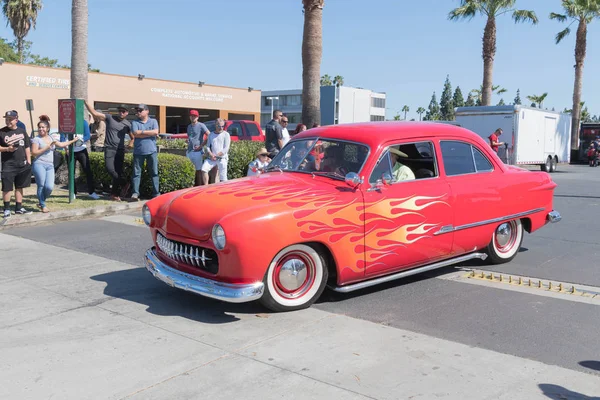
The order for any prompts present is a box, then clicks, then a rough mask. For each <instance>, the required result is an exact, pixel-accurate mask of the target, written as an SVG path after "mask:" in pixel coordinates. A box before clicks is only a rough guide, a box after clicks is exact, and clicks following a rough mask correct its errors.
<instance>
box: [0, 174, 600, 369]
mask: <svg viewBox="0 0 600 400" xmlns="http://www.w3.org/2000/svg"><path fill="white" fill-rule="evenodd" d="M559 169H560V171H559V172H557V173H555V174H554V175H553V179H554V180H555V181H556V182H557V183H558V185H559V186H558V188H557V190H556V196H555V209H556V210H558V211H560V213H561V214H562V216H563V220H562V221H561V222H560V223H559V224H555V225H551V226H550V225H548V226H546V227H544V228H542V229H541V230H540V231H538V232H536V233H534V234H533V235H527V236H526V237H525V240H524V244H523V249H522V251H521V253H520V254H519V255H518V256H517V258H516V259H515V260H514V261H513V262H511V263H510V264H505V265H502V266H500V267H495V268H493V269H494V270H496V271H501V272H506V273H514V274H519V275H526V276H532V277H537V278H544V279H552V280H560V281H563V282H571V283H576V284H584V285H593V286H600V268H598V256H599V251H600V235H599V230H598V228H599V227H600V225H598V224H597V223H595V222H594V221H595V220H596V219H597V210H598V204H599V203H600V168H589V167H587V166H561V167H559ZM118 220H120V222H117V221H118ZM123 222H128V223H123ZM3 233H6V234H10V235H15V236H20V237H24V238H28V239H32V240H36V241H40V242H43V243H47V244H51V245H54V246H58V247H64V248H68V249H72V250H77V251H80V252H85V253H88V254H93V255H97V256H101V257H104V258H108V259H112V260H116V261H119V262H125V263H129V264H141V260H142V255H143V253H144V251H145V250H146V249H147V248H148V247H149V246H150V245H151V241H150V237H149V234H148V232H147V230H146V229H145V227H144V226H143V225H136V224H135V223H133V221H132V218H131V216H122V217H115V218H114V220H113V221H110V220H106V219H103V220H82V221H75V222H65V223H59V224H53V225H47V226H38V227H30V228H14V229H11V230H6V231H3ZM481 268H485V269H488V270H491V269H492V268H490V267H489V266H486V265H485V266H481ZM139 271H140V273H137V272H138V270H136V271H135V272H132V273H130V274H124V275H123V276H122V279H124V281H122V282H120V284H119V288H120V289H119V290H121V291H122V293H120V294H121V295H126V294H127V292H128V291H131V292H132V293H133V292H135V291H139V290H144V289H143V288H140V285H139V284H138V283H139V282H137V281H138V280H139V279H140V278H141V277H144V279H143V280H144V282H145V284H147V282H149V281H150V280H147V279H145V278H147V276H146V273H145V271H143V270H139ZM142 272H144V273H142ZM453 272H455V268H446V269H444V270H441V271H436V272H432V273H428V274H423V275H420V276H417V277H412V278H408V279H405V280H402V281H397V282H393V283H388V284H384V285H380V286H377V287H374V288H369V289H366V290H363V291H360V292H357V293H353V294H346V295H342V294H336V293H331V292H326V293H325V294H324V296H323V297H322V299H320V301H319V302H318V303H317V304H316V305H315V306H314V307H315V308H318V309H321V310H324V311H328V312H331V313H337V314H345V315H348V316H351V317H355V318H358V319H364V320H369V321H372V322H376V323H381V324H385V325H388V326H391V327H397V328H401V329H406V330H409V331H413V332H416V333H423V334H426V335H430V336H434V337H438V338H442V339H448V340H452V341H455V342H459V343H463V344H467V345H470V346H473V347H480V348H484V349H489V350H494V351H498V352H501V353H505V354H510V355H516V356H518V357H523V358H528V359H531V360H535V361H541V362H544V363H546V364H551V365H558V366H562V367H566V368H569V369H573V370H577V371H582V372H586V373H589V374H593V375H597V376H600V344H599V343H600V341H599V340H598V334H599V333H600V318H599V317H600V307H599V306H598V305H597V304H596V305H594V304H584V303H580V302H574V301H569V300H567V299H566V298H564V297H562V298H561V297H560V296H556V297H546V296H541V295H536V294H528V293H519V292H515V291H510V290H506V289H504V288H503V287H502V286H501V285H498V287H485V286H480V285H473V284H468V283H462V282H454V281H449V280H447V279H443V278H444V276H445V275H447V274H450V273H453ZM158 285H160V284H158ZM159 287H160V286H159ZM176 296H181V298H182V299H185V301H186V302H189V301H195V296H189V295H188V294H185V293H178V294H176ZM182 301H184V300H182ZM197 301H199V302H200V300H197ZM202 304H204V305H205V304H206V303H202ZM244 307H251V308H252V307H256V308H257V309H256V311H257V312H260V311H261V310H260V307H259V306H258V305H256V306H254V305H252V306H244Z"/></svg>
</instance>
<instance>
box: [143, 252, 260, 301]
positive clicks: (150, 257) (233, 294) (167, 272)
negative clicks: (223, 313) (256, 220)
mask: <svg viewBox="0 0 600 400" xmlns="http://www.w3.org/2000/svg"><path fill="white" fill-rule="evenodd" d="M144 264H145V266H146V269H147V270H148V271H150V273H151V274H152V275H154V277H155V278H156V279H158V280H160V281H163V282H164V283H166V284H167V285H169V286H171V287H175V288H178V289H182V290H186V291H188V292H192V293H195V294H199V295H201V296H205V297H210V298H213V299H217V300H222V301H226V302H228V303H245V302H249V301H254V300H258V299H260V298H261V296H262V295H263V290H264V287H263V286H264V285H263V283H262V282H256V283H251V284H244V285H238V284H231V283H223V282H217V281H213V280H210V279H206V278H201V277H199V276H195V275H190V274H186V273H185V272H181V271H178V270H176V269H174V268H171V267H169V266H168V265H166V264H165V263H163V262H162V261H160V260H159V258H158V256H157V255H156V248H155V247H152V248H151V249H149V250H148V251H146V255H145V257H144Z"/></svg>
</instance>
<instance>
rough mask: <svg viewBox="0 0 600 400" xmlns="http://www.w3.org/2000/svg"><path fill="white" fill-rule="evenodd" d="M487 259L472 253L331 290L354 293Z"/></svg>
mask: <svg viewBox="0 0 600 400" xmlns="http://www.w3.org/2000/svg"><path fill="white" fill-rule="evenodd" d="M487 257H488V256H487V254H485V253H471V254H467V255H464V256H460V257H456V258H451V259H449V260H445V261H440V262H437V263H434V264H429V265H425V266H422V267H417V268H412V269H409V270H407V271H402V272H398V273H396V274H392V275H386V276H382V277H381V278H376V279H372V280H369V281H365V282H358V283H354V284H352V285H348V286H337V287H331V289H332V290H334V291H336V292H338V293H349V292H354V291H355V290H360V289H364V288H368V287H371V286H375V285H379V284H381V283H385V282H390V281H393V280H396V279H400V278H404V277H407V276H411V275H416V274H420V273H422V272H427V271H431V270H433V269H438V268H442V267H447V266H449V265H452V264H456V263H459V262H463V261H468V260H473V259H475V258H479V259H480V260H485V259H486V258H487Z"/></svg>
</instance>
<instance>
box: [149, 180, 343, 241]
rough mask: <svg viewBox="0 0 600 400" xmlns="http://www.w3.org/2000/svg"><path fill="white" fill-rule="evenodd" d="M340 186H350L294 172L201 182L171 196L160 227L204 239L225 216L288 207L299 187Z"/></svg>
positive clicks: (309, 190) (308, 190)
mask: <svg viewBox="0 0 600 400" xmlns="http://www.w3.org/2000/svg"><path fill="white" fill-rule="evenodd" d="M340 187H341V188H343V190H347V189H349V187H348V186H347V185H346V184H345V182H343V181H341V180H335V179H331V178H328V177H323V176H315V177H313V176H312V175H311V174H302V173H294V172H283V173H280V172H271V173H267V174H263V175H260V176H258V177H247V178H241V179H236V180H232V181H227V182H222V183H218V184H212V185H207V186H199V187H195V188H192V189H189V190H185V191H182V192H181V193H180V194H178V195H177V196H175V197H171V198H170V199H169V201H168V202H167V203H166V204H164V205H163V207H164V208H163V210H162V212H161V213H160V214H161V216H162V218H161V219H162V220H159V221H157V227H158V228H160V229H162V230H163V231H164V232H166V233H168V234H169V235H176V236H180V237H186V238H193V239H195V240H200V241H205V240H209V239H210V235H211V231H212V228H213V226H214V225H215V224H216V223H217V222H219V221H220V220H221V219H223V218H224V217H230V216H232V215H234V214H239V215H240V219H239V221H240V223H243V222H244V220H245V219H244V214H246V215H250V214H251V215H253V216H256V214H257V212H258V213H259V214H260V212H261V211H262V209H264V212H265V213H269V214H278V213H282V212H285V211H286V210H288V209H289V207H288V206H287V205H286V202H287V201H288V200H289V199H290V198H291V197H292V196H293V195H296V194H297V193H298V192H299V191H302V192H305V193H307V194H311V193H314V194H315V195H316V194H317V193H318V194H320V195H322V194H324V193H331V194H332V195H334V196H335V195H336V194H338V193H339V188H340ZM247 218H248V217H246V219H247Z"/></svg>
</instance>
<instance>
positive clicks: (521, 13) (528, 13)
mask: <svg viewBox="0 0 600 400" xmlns="http://www.w3.org/2000/svg"><path fill="white" fill-rule="evenodd" d="M513 19H514V20H515V22H517V23H518V22H531V23H532V24H534V25H536V24H537V23H538V17H537V15H536V14H535V11H532V10H515V12H513Z"/></svg>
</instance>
